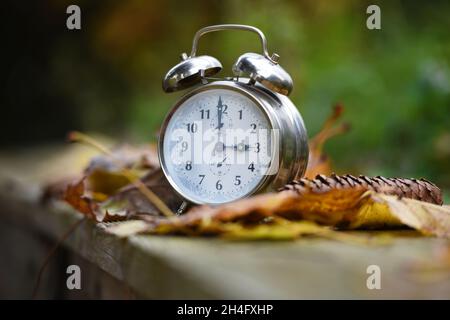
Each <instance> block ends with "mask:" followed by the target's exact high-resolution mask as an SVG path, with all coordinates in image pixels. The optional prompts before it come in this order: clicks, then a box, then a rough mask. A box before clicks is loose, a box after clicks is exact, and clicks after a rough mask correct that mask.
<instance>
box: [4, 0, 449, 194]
mask: <svg viewBox="0 0 450 320" xmlns="http://www.w3.org/2000/svg"><path fill="white" fill-rule="evenodd" d="M69 4H78V5H79V6H80V7H81V10H82V30H80V31H69V30H67V28H66V25H65V23H66V21H65V20H66V17H67V15H66V13H65V11H66V7H67V6H68V5H69ZM369 4H378V5H379V6H380V7H381V12H382V13H381V19H382V30H368V29H367V28H366V18H367V14H366V8H367V6H368V5H369ZM449 12H450V2H449V1H417V2H416V1H398V0H396V1H324V0H320V1H317V0H314V1H313V0H309V1H275V0H270V1H269V0H265V1H237V0H234V1H213V0H205V1H175V0H171V1H164V2H163V1H139V0H130V1H119V0H115V1H88V0H85V1H62V0H47V1H20V2H19V1H11V0H8V1H6V2H4V5H3V8H2V13H1V15H2V16H1V19H2V20H1V21H2V24H3V25H4V27H2V30H1V33H2V34H1V42H2V45H1V48H2V49H1V50H0V51H1V53H0V54H1V59H2V64H3V67H2V69H3V72H2V77H1V81H2V89H1V90H2V95H1V100H0V105H1V108H2V120H3V121H2V126H1V129H0V130H1V135H0V144H1V145H2V148H13V147H17V146H29V145H40V144H42V145H43V144H45V143H48V142H52V141H63V139H64V137H65V134H66V133H67V131H69V130H73V129H77V130H81V131H87V132H100V133H104V134H108V135H113V136H115V137H117V138H120V139H122V140H127V141H131V142H133V143H139V142H143V141H149V140H154V139H155V138H156V136H157V131H158V128H159V126H160V124H161V121H162V119H163V117H164V115H165V113H166V112H167V111H168V110H169V108H170V106H171V105H172V104H173V103H174V102H175V101H176V100H177V99H178V98H179V96H180V94H171V95H168V94H165V93H163V92H162V90H161V80H162V78H163V76H164V74H165V72H166V71H167V70H168V69H169V68H170V67H172V65H174V64H175V63H177V62H178V61H179V54H180V53H181V52H184V51H187V52H189V51H190V48H191V41H192V37H193V35H194V33H195V31H197V30H198V29H199V28H201V27H203V26H206V25H210V24H218V23H242V24H250V25H254V26H257V27H259V28H260V29H262V30H263V32H264V33H265V34H266V36H267V38H268V43H269V50H270V51H271V52H272V51H276V52H277V53H279V54H280V55H281V60H280V64H281V65H282V66H283V67H284V68H285V69H286V70H287V71H289V72H290V73H291V75H292V77H293V79H294V85H295V88H294V91H293V93H292V95H291V98H292V100H293V101H294V102H295V104H296V105H297V106H298V107H299V109H300V111H301V113H302V114H303V116H304V119H305V122H306V125H307V128H308V130H309V134H310V136H311V135H313V134H314V133H316V132H317V131H318V129H319V128H320V125H321V124H322V123H323V121H324V120H325V118H326V116H327V114H328V113H329V112H330V108H331V106H332V105H333V104H334V103H336V102H341V103H343V104H344V105H345V108H346V109H345V110H346V111H345V115H344V119H345V120H346V121H349V122H350V123H351V125H352V130H351V132H350V133H348V134H346V135H345V136H341V137H339V138H336V139H334V140H332V141H330V142H329V143H328V144H327V146H326V150H327V151H328V152H329V154H330V156H331V158H332V159H333V160H334V163H335V165H336V170H337V171H338V172H342V173H344V172H351V173H356V174H358V173H364V174H368V175H378V174H381V175H386V176H408V177H409V176H412V177H426V178H429V179H432V180H433V181H435V182H436V183H438V184H439V185H440V186H444V187H447V188H449V187H450V41H449V40H450V37H449V30H450V19H449V16H448V15H449ZM259 50H260V46H259V42H258V41H257V38H256V37H255V36H254V35H252V34H246V33H239V32H224V33H216V34H212V35H208V36H207V37H205V38H204V39H202V40H201V43H200V52H201V53H206V54H210V55H213V56H215V57H217V58H219V59H220V60H221V62H222V64H223V65H224V70H223V71H222V73H221V74H222V75H230V74H231V71H230V70H231V65H232V63H233V62H234V60H235V59H236V58H237V57H238V56H239V55H240V54H241V53H244V52H248V51H256V52H258V51H259Z"/></svg>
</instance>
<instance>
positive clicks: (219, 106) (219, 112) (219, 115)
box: [217, 96, 223, 139]
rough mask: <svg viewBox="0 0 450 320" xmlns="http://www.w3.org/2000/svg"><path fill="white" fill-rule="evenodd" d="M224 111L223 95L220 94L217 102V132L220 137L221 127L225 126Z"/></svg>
mask: <svg viewBox="0 0 450 320" xmlns="http://www.w3.org/2000/svg"><path fill="white" fill-rule="evenodd" d="M222 112H223V105H222V97H221V96H219V102H218V104H217V133H218V137H219V139H220V129H221V128H222V126H223V123H222Z"/></svg>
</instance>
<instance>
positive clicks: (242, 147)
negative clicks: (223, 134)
mask: <svg viewBox="0 0 450 320" xmlns="http://www.w3.org/2000/svg"><path fill="white" fill-rule="evenodd" d="M224 148H233V149H234V150H238V151H248V150H250V148H251V147H250V145H249V144H244V143H243V142H241V143H239V144H235V145H231V146H224Z"/></svg>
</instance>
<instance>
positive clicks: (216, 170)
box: [208, 141, 231, 177]
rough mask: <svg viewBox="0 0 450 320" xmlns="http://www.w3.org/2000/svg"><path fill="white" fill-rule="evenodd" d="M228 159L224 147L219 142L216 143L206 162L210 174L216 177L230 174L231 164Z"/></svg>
mask: <svg viewBox="0 0 450 320" xmlns="http://www.w3.org/2000/svg"><path fill="white" fill-rule="evenodd" d="M228 157H229V155H227V153H226V152H225V145H224V144H223V143H222V142H220V141H219V142H217V143H216V145H215V146H214V149H213V152H212V154H211V157H210V159H209V161H208V164H209V170H210V172H211V173H212V174H213V175H215V176H217V177H222V176H224V175H226V174H227V173H228V172H230V170H231V163H230V159H228Z"/></svg>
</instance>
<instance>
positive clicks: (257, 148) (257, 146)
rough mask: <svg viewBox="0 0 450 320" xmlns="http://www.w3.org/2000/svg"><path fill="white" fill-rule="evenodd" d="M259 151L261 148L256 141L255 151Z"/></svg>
mask: <svg viewBox="0 0 450 320" xmlns="http://www.w3.org/2000/svg"><path fill="white" fill-rule="evenodd" d="M259 151H261V148H260V144H259V142H257V143H256V153H259Z"/></svg>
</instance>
